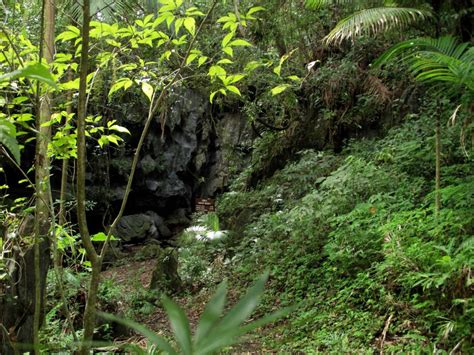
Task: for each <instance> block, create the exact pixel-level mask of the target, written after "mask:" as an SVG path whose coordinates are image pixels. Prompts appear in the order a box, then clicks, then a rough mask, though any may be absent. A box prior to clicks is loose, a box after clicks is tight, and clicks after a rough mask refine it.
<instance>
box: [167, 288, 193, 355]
mask: <svg viewBox="0 0 474 355" xmlns="http://www.w3.org/2000/svg"><path fill="white" fill-rule="evenodd" d="M162 303H163V307H164V308H165V310H166V313H167V314H168V317H169V320H170V323H171V328H173V332H174V335H175V336H176V341H177V343H178V344H179V345H180V347H181V351H182V353H183V354H184V355H191V354H192V339H191V328H190V326H189V321H188V318H187V317H186V314H184V311H183V310H182V309H181V308H180V307H179V306H178V305H177V304H176V303H174V302H173V301H172V300H170V299H169V298H168V297H164V298H163V300H162Z"/></svg>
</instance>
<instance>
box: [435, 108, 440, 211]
mask: <svg viewBox="0 0 474 355" xmlns="http://www.w3.org/2000/svg"><path fill="white" fill-rule="evenodd" d="M439 105H440V104H439V102H438V112H437V114H436V128H435V145H436V171H435V215H436V217H437V216H438V214H439V210H440V208H441V195H440V188H441V128H440V120H441V117H440V116H441V107H439Z"/></svg>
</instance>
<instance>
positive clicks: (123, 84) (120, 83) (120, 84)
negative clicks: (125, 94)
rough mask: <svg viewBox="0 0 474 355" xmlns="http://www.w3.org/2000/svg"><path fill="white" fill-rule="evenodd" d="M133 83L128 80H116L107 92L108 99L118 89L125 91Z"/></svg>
mask: <svg viewBox="0 0 474 355" xmlns="http://www.w3.org/2000/svg"><path fill="white" fill-rule="evenodd" d="M132 84H133V81H132V80H131V79H129V78H120V79H119V80H117V81H116V82H115V83H114V84H113V85H112V87H111V88H110V90H109V97H110V96H112V94H113V93H114V92H116V91H118V90H120V89H124V90H127V89H128V88H129V87H130V86H132Z"/></svg>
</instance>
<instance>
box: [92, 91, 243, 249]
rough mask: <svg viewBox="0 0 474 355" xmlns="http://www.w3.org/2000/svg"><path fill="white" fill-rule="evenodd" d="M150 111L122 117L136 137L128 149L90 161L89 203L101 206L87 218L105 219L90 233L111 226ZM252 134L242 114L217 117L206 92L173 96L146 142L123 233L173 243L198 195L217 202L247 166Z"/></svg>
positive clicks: (127, 236) (121, 226) (131, 109)
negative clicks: (247, 147)
mask: <svg viewBox="0 0 474 355" xmlns="http://www.w3.org/2000/svg"><path fill="white" fill-rule="evenodd" d="M146 108H147V106H146V105H143V106H140V105H137V107H128V108H125V109H126V110H127V112H123V113H122V117H121V119H119V122H120V124H121V125H123V126H125V127H127V128H128V129H129V130H130V131H131V132H132V134H131V136H130V137H128V138H127V137H126V139H127V141H126V145H125V146H124V147H121V148H120V149H116V148H114V149H110V150H109V154H108V155H107V154H104V153H100V154H99V153H97V154H92V155H91V156H90V158H89V161H90V164H91V167H92V168H90V169H89V171H90V174H89V175H88V177H89V181H88V182H87V185H88V186H89V190H88V198H89V199H90V200H92V201H94V202H95V203H96V204H95V206H94V208H93V210H91V211H90V212H89V213H90V215H91V217H90V218H89V220H90V221H94V220H95V221H99V220H103V221H102V224H99V223H97V225H96V226H92V229H94V227H96V228H97V229H101V228H103V224H106V225H107V224H110V222H111V221H110V220H111V218H113V216H114V214H115V213H116V212H117V211H118V208H119V205H120V202H121V200H122V197H123V193H124V191H125V186H126V183H127V178H128V174H129V171H130V167H131V162H132V158H133V153H134V149H135V147H136V144H137V142H138V139H139V136H140V133H141V130H142V127H143V120H144V119H143V118H144V117H146ZM122 109H124V108H122ZM116 118H117V117H116ZM162 123H164V129H163V130H162V128H161V127H162ZM250 132H251V130H250V129H249V127H248V126H247V123H246V120H245V118H244V117H243V116H241V115H239V114H226V113H222V114H215V113H214V114H213V113H212V112H211V107H210V105H209V101H208V98H207V97H206V96H204V95H201V94H199V93H197V92H195V91H192V90H189V89H182V90H181V91H180V92H179V93H171V95H170V97H169V99H168V107H167V108H166V109H164V110H163V112H161V113H158V114H157V115H156V117H155V119H154V121H153V123H152V125H151V127H150V131H149V133H148V135H147V138H146V140H145V143H144V146H143V149H142V152H141V154H140V156H141V159H140V161H139V163H138V166H137V172H136V175H135V179H134V181H133V184H132V192H131V194H130V197H129V201H128V204H127V208H126V211H125V216H124V217H123V218H122V220H121V221H120V223H119V226H118V227H117V231H116V232H117V234H118V235H119V236H120V237H121V238H124V239H123V240H126V241H127V242H132V243H134V242H141V241H143V240H146V239H149V238H153V239H163V238H164V239H166V238H169V236H170V235H171V232H170V230H169V229H168V228H167V227H169V228H171V229H175V228H176V227H177V226H179V225H183V224H186V223H187V222H188V221H189V220H188V218H187V217H189V215H190V214H191V212H192V207H193V204H192V201H193V200H194V198H195V197H197V196H203V197H211V196H214V195H215V194H216V192H219V191H221V190H223V189H224V188H225V186H226V183H227V177H228V175H229V174H230V173H231V172H232V169H236V167H238V166H240V165H242V162H239V160H241V158H243V157H244V155H243V154H241V152H240V151H241V149H239V147H241V146H242V145H247V144H248V145H249V144H250V142H251V133H250ZM244 150H245V149H244ZM103 215H106V217H105V218H100V219H99V218H98V216H103Z"/></svg>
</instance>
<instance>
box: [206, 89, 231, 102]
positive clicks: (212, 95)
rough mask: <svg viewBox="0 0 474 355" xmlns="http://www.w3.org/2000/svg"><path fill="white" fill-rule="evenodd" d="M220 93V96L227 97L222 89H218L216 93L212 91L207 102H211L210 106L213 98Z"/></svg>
mask: <svg viewBox="0 0 474 355" xmlns="http://www.w3.org/2000/svg"><path fill="white" fill-rule="evenodd" d="M219 93H221V94H222V95H224V96H225V95H227V93H226V91H225V90H224V89H219V90H217V91H213V92H212V93H211V95H210V96H209V101H210V102H211V104H212V101H213V100H214V96H216V95H217V94H219Z"/></svg>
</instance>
